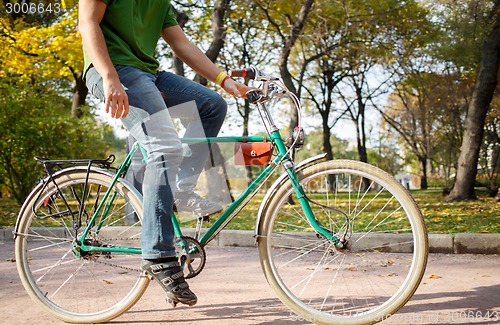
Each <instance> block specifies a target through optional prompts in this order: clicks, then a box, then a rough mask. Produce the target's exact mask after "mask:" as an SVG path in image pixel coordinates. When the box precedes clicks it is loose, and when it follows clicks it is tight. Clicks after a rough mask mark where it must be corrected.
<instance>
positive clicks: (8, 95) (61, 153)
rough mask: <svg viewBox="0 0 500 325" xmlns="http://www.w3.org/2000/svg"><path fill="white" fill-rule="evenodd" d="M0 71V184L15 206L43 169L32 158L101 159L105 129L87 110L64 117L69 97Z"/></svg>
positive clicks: (26, 193)
mask: <svg viewBox="0 0 500 325" xmlns="http://www.w3.org/2000/svg"><path fill="white" fill-rule="evenodd" d="M3 73H4V74H6V75H7V78H4V79H2V80H0V111H1V112H2V114H0V126H1V127H2V132H1V134H0V180H1V181H2V183H3V186H0V188H3V189H4V190H6V191H7V193H6V194H8V195H10V196H12V197H13V198H15V199H16V201H17V202H18V203H19V204H21V203H22V202H23V201H24V199H25V198H26V196H27V195H28V194H29V192H30V191H31V189H32V188H33V187H34V185H35V182H36V181H37V180H38V179H39V177H40V175H42V169H43V168H42V165H41V164H39V163H37V162H35V160H34V159H33V156H42V157H49V158H52V159H68V158H100V159H102V158H105V155H106V150H107V148H108V146H107V145H106V142H105V141H104V137H105V134H106V132H109V133H111V130H110V129H108V128H106V127H105V126H98V125H96V123H95V121H94V119H93V117H92V116H91V115H90V113H89V114H86V115H87V116H86V117H83V118H81V119H74V118H70V114H69V111H68V110H67V107H68V106H69V104H70V103H69V100H68V99H66V98H64V97H63V96H61V95H59V94H58V93H57V91H56V90H54V89H52V90H51V89H47V88H45V87H44V85H43V84H42V83H37V82H35V83H31V81H27V80H26V79H24V78H22V77H20V76H16V75H11V74H8V73H6V72H5V71H3ZM96 155H97V156H96ZM4 194H5V193H4Z"/></svg>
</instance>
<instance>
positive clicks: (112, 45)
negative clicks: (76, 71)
mask: <svg viewBox="0 0 500 325" xmlns="http://www.w3.org/2000/svg"><path fill="white" fill-rule="evenodd" d="M102 1H103V2H104V3H106V4H107V7H106V12H105V13H104V17H103V19H102V21H101V29H102V32H103V34H104V38H105V40H106V45H107V47H108V52H109V56H110V57H111V61H112V62H113V64H115V65H126V66H132V67H136V68H138V69H141V70H144V71H147V72H150V73H156V71H157V70H158V67H159V63H158V60H156V59H155V57H154V55H153V54H154V51H155V49H156V45H157V43H158V39H159V38H160V36H161V31H162V29H164V28H166V27H170V26H174V25H177V21H176V19H175V16H174V13H173V11H172V5H171V4H170V0H102ZM84 60H85V69H84V71H85V73H86V72H87V70H88V68H89V66H90V64H91V62H90V58H89V57H88V55H87V53H86V52H85V48H84Z"/></svg>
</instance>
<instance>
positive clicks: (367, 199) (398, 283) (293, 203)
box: [258, 160, 428, 324]
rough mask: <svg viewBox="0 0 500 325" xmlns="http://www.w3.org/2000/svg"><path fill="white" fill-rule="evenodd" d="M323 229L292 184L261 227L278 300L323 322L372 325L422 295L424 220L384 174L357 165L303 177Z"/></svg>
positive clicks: (331, 164)
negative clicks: (310, 216)
mask: <svg viewBox="0 0 500 325" xmlns="http://www.w3.org/2000/svg"><path fill="white" fill-rule="evenodd" d="M298 177H299V181H300V184H301V185H302V187H303V189H304V191H305V194H306V196H307V198H308V199H309V200H310V205H311V208H312V210H313V212H314V216H315V218H316V220H317V221H318V223H319V224H320V225H321V227H322V228H323V229H324V230H326V231H327V232H329V233H330V234H334V235H336V236H337V237H338V238H341V239H345V241H344V242H342V241H341V242H340V243H338V242H337V243H335V242H333V241H330V240H328V239H327V238H326V237H325V236H322V235H320V234H318V232H316V231H315V230H314V229H313V228H312V226H311V225H310V224H309V222H308V221H307V218H306V216H305V215H304V212H303V210H302V208H301V206H300V204H299V200H298V198H297V196H296V195H295V192H294V191H293V188H292V185H291V182H290V181H286V182H285V183H284V184H282V186H280V187H279V188H278V189H277V190H276V193H275V194H274V195H272V196H271V199H270V201H269V202H268V205H267V207H266V209H265V211H264V214H263V220H262V222H261V224H260V225H259V234H260V236H259V241H258V243H259V253H260V257H261V259H260V260H261V264H262V267H263V271H264V273H265V276H266V278H267V280H268V282H269V284H270V285H271V287H272V288H273V289H274V290H275V292H276V293H277V295H278V297H279V298H280V299H281V300H282V301H283V303H285V304H286V305H287V306H288V307H289V308H290V309H292V310H293V311H294V312H295V313H297V314H298V315H300V317H301V318H302V319H304V320H307V321H310V322H313V323H318V324H373V323H376V322H379V321H382V320H384V319H386V318H387V317H389V316H390V315H392V314H394V313H395V312H396V311H397V310H399V309H400V308H401V307H402V306H403V305H404V304H405V303H406V302H407V301H408V300H409V299H410V298H411V296H412V295H413V293H414V292H415V290H416V289H417V287H418V285H419V284H420V281H421V279H422V276H423V274H424V271H425V267H426V263H427V255H428V243H427V231H426V228H425V224H424V221H423V217H422V215H421V213H420V210H419V209H418V207H417V205H416V203H415V201H414V200H413V198H412V197H411V196H410V194H409V193H408V191H406V189H405V188H404V187H403V186H401V184H399V183H398V182H397V181H396V180H395V179H394V178H393V177H392V176H390V175H389V174H387V173H386V172H384V171H382V170H380V169H378V168H376V167H374V166H371V165H368V164H364V163H361V162H358V161H348V160H337V161H327V162H323V163H319V164H316V165H313V166H310V167H307V168H305V169H304V170H302V171H300V172H298Z"/></svg>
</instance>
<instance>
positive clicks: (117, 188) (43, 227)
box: [15, 169, 149, 323]
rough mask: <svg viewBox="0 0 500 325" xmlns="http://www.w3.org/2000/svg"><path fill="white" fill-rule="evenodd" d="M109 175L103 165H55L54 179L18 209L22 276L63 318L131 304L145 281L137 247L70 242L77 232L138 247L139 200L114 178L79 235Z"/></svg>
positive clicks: (108, 315) (93, 319) (104, 313)
mask: <svg viewBox="0 0 500 325" xmlns="http://www.w3.org/2000/svg"><path fill="white" fill-rule="evenodd" d="M112 180H113V178H112V176H111V174H109V173H107V172H105V171H97V170H92V171H91V172H90V173H89V174H88V175H87V172H86V170H81V169H73V170H69V171H67V172H64V171H63V172H60V173H59V174H57V176H55V179H54V181H55V184H57V186H55V185H54V183H53V182H51V181H49V183H48V184H47V186H46V187H43V186H41V185H40V186H38V187H37V188H36V189H35V190H34V192H33V193H31V195H30V196H29V199H28V201H27V202H26V203H25V204H24V206H23V208H22V210H21V212H20V219H19V224H18V227H17V234H16V235H17V237H16V241H15V251H16V263H17V269H18V272H19V276H20V278H21V281H22V283H23V285H24V287H25V289H26V290H27V292H28V294H29V295H30V296H31V298H32V299H33V300H34V301H35V302H37V303H38V304H39V305H40V306H42V307H43V308H44V309H45V310H46V311H47V312H49V313H50V314H52V315H53V316H55V317H57V318H59V319H62V320H64V321H66V322H71V323H99V322H104V321H108V320H111V319H113V318H115V317H117V316H119V315H121V314H122V313H124V312H125V311H127V310H128V309H129V308H130V307H132V306H133V305H134V304H135V303H136V302H137V300H138V299H139V298H140V297H141V296H142V294H143V293H144V291H145V290H146V288H147V286H148V283H149V279H148V278H147V277H146V276H144V275H143V273H142V272H141V270H140V261H141V257H140V254H125V253H114V252H113V253H112V252H102V251H95V252H81V253H80V254H78V252H75V249H74V248H73V247H72V244H73V243H75V242H76V241H80V240H83V241H84V243H85V244H87V245H91V246H94V247H111V246H127V247H136V248H140V240H139V239H140V234H141V225H140V220H141V218H142V203H141V201H140V199H139V198H138V197H137V196H136V195H135V194H134V192H133V191H131V190H129V188H127V187H126V186H125V185H124V184H123V183H121V182H120V181H118V182H116V184H115V185H114V187H113V188H112V190H111V196H110V197H109V198H108V199H107V201H105V202H104V205H103V209H102V210H101V212H100V213H99V217H98V218H97V221H96V224H94V225H93V226H92V229H91V231H90V233H89V235H88V236H87V237H86V238H85V239H82V238H80V237H81V234H82V232H83V230H84V229H85V227H86V226H87V224H88V223H89V222H90V218H91V217H92V215H93V214H94V211H96V208H97V207H98V206H99V205H100V204H101V201H103V196H104V193H105V192H106V191H107V190H108V188H110V186H111V183H112Z"/></svg>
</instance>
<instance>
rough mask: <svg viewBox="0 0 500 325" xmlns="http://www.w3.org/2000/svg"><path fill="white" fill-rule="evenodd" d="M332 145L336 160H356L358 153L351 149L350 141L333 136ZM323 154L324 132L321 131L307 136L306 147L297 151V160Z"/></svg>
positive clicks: (331, 138)
mask: <svg viewBox="0 0 500 325" xmlns="http://www.w3.org/2000/svg"><path fill="white" fill-rule="evenodd" d="M330 143H331V144H332V151H333V157H334V158H335V159H356V157H357V153H356V151H355V150H353V149H352V148H350V147H349V141H347V140H345V139H341V138H339V137H337V136H336V135H332V136H331V137H330ZM323 152H324V150H323V132H322V131H321V130H316V131H312V132H309V133H308V134H306V136H305V142H304V146H303V147H302V148H301V149H300V150H298V151H297V155H296V159H295V160H296V161H301V160H304V159H307V158H309V157H312V156H315V155H319V154H322V153H323Z"/></svg>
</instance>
